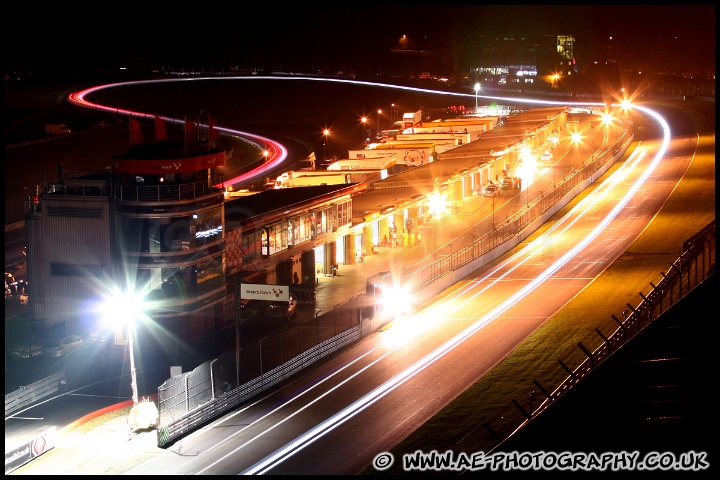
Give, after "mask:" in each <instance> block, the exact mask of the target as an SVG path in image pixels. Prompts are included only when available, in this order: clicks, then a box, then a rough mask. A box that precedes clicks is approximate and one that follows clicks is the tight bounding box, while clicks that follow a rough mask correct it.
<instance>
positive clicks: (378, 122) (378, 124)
mask: <svg viewBox="0 0 720 480" xmlns="http://www.w3.org/2000/svg"><path fill="white" fill-rule="evenodd" d="M377 113H378V119H377V135H376V137H377V138H380V115H381V114H382V109H380V108H378V112H377Z"/></svg>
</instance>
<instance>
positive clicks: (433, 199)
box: [430, 190, 447, 258]
mask: <svg viewBox="0 0 720 480" xmlns="http://www.w3.org/2000/svg"><path fill="white" fill-rule="evenodd" d="M446 207H447V201H446V200H445V195H443V194H441V193H440V192H438V191H437V190H436V191H434V192H433V193H432V194H431V195H430V211H431V212H432V216H433V258H435V254H436V252H437V221H438V217H439V216H440V214H441V213H442V212H443V211H444V210H445V208H446Z"/></svg>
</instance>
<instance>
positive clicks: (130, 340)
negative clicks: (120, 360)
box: [128, 316, 138, 405]
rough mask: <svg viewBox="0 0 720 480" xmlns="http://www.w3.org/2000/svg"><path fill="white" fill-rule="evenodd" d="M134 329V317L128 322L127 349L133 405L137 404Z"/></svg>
mask: <svg viewBox="0 0 720 480" xmlns="http://www.w3.org/2000/svg"><path fill="white" fill-rule="evenodd" d="M134 330H135V317H134V316H133V317H132V318H131V319H130V323H129V324H128V350H130V386H131V387H132V399H133V405H137V404H138V391H137V372H136V371H135V351H134V349H133V334H134Z"/></svg>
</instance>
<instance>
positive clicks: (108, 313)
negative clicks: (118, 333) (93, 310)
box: [102, 292, 145, 326]
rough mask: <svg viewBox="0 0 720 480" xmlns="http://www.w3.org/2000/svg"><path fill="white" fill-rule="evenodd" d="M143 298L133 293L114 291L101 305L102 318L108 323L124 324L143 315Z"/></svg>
mask: <svg viewBox="0 0 720 480" xmlns="http://www.w3.org/2000/svg"><path fill="white" fill-rule="evenodd" d="M144 310H145V303H144V301H143V299H142V298H141V297H140V296H138V295H135V294H134V293H127V292H126V293H120V292H116V293H115V294H114V295H112V296H110V297H109V298H107V299H106V300H105V302H104V304H103V306H102V314H103V318H104V319H105V321H106V322H108V323H109V324H110V325H115V326H118V325H124V324H125V323H128V322H131V321H133V320H135V319H136V318H141V317H143V316H144V315H145V313H144Z"/></svg>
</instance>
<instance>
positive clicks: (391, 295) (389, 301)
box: [381, 286, 412, 318]
mask: <svg viewBox="0 0 720 480" xmlns="http://www.w3.org/2000/svg"><path fill="white" fill-rule="evenodd" d="M381 301H382V303H383V310H384V311H385V312H387V314H388V315H390V316H391V317H392V318H397V317H400V316H403V315H406V314H410V313H412V297H411V295H410V290H409V289H408V288H406V287H399V286H393V287H384V288H383V293H382V299H381Z"/></svg>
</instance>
